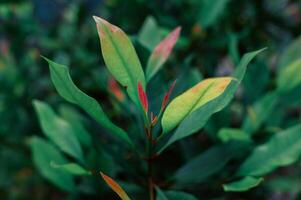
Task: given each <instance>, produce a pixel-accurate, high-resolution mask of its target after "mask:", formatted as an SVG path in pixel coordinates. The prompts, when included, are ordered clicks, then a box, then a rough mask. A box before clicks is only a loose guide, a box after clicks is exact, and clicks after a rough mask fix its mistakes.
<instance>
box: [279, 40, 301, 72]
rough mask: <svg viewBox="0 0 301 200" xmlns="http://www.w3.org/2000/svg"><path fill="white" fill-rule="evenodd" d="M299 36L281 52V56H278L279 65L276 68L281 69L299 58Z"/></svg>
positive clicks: (300, 44)
mask: <svg viewBox="0 0 301 200" xmlns="http://www.w3.org/2000/svg"><path fill="white" fill-rule="evenodd" d="M300 52H301V36H299V37H298V38H297V39H295V40H294V41H293V42H292V43H291V44H290V45H289V46H288V47H287V48H286V49H285V51H284V52H283V53H281V57H280V58H279V66H278V68H279V69H280V70H281V69H283V68H285V67H286V66H288V65H290V64H291V63H293V62H295V61H296V60H298V59H300V58H301V54H300Z"/></svg>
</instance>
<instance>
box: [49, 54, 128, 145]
mask: <svg viewBox="0 0 301 200" xmlns="http://www.w3.org/2000/svg"><path fill="white" fill-rule="evenodd" d="M45 59H46V61H47V62H48V63H49V68H50V75H51V80H52V82H53V84H54V86H55V88H56V90H57V91H58V93H59V94H60V95H61V96H62V97H63V98H64V99H65V100H67V101H68V102H70V103H73V104H76V105H78V106H79V107H81V108H82V109H83V110H84V111H86V112H87V113H88V114H89V115H91V117H93V118H94V119H95V120H96V121H97V122H98V123H99V124H101V125H102V126H103V127H104V128H106V129H107V130H108V131H110V133H112V134H113V135H115V136H116V137H117V138H120V139H122V140H123V141H124V142H126V143H127V144H129V145H132V142H131V140H130V138H129V137H128V135H127V133H126V132H125V131H124V130H122V129H121V128H119V127H118V126H116V125H115V124H113V123H112V122H111V121H110V120H109V118H108V117H107V115H106V114H105V113H104V112H103V110H102V108H101V106H100V105H99V103H98V102H97V101H96V100H95V99H93V98H92V97H90V96H88V95H86V94H85V93H83V92H82V91H81V90H80V89H79V88H77V87H76V85H75V84H74V83H73V81H72V79H71V77H70V74H69V71H68V68H67V67H66V66H64V65H60V64H57V63H55V62H53V61H51V60H49V59H47V58H45Z"/></svg>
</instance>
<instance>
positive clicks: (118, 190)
mask: <svg viewBox="0 0 301 200" xmlns="http://www.w3.org/2000/svg"><path fill="white" fill-rule="evenodd" d="M100 175H101V176H102V178H103V179H104V181H105V182H106V183H107V184H108V186H109V187H110V188H111V189H112V190H114V192H116V194H118V196H119V197H120V198H121V199H122V200H131V199H130V197H129V196H128V195H127V194H126V192H125V191H124V190H123V189H122V188H121V187H120V185H119V184H118V183H117V182H116V181H114V180H113V179H112V178H111V177H109V176H107V175H105V174H104V173H102V172H100Z"/></svg>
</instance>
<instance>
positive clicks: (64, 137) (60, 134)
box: [33, 100, 84, 162]
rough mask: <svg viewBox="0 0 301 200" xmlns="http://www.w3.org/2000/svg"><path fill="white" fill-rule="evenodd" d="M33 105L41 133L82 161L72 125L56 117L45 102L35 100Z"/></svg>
mask: <svg viewBox="0 0 301 200" xmlns="http://www.w3.org/2000/svg"><path fill="white" fill-rule="evenodd" d="M33 105H34V108H35V110H36V112H37V115H38V118H39V121H40V125H41V128H42V130H43V133H44V134H45V135H46V136H47V137H48V138H49V139H50V140H51V141H53V142H54V143H55V144H56V145H57V146H58V147H59V148H60V149H61V150H62V151H63V152H65V153H66V154H68V155H70V156H72V157H74V158H76V159H77V160H79V161H80V162H83V161H84V158H83V152H82V149H81V146H80V144H79V142H78V140H77V137H76V135H75V133H74V130H73V127H72V125H70V124H69V123H68V122H67V121H65V120H64V119H62V118H60V117H58V116H57V115H56V114H55V113H54V111H53V110H52V109H51V108H50V106H48V105H47V104H46V103H44V102H41V101H38V100H35V101H34V102H33Z"/></svg>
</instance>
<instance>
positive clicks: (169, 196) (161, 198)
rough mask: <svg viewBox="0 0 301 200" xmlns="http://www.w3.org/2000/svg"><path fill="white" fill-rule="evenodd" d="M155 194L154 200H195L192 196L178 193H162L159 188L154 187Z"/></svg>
mask: <svg viewBox="0 0 301 200" xmlns="http://www.w3.org/2000/svg"><path fill="white" fill-rule="evenodd" d="M156 192H157V198H156V200H197V198H196V197H194V196H193V195H191V194H188V193H185V192H180V191H165V192H163V191H162V190H161V189H160V188H158V187H156Z"/></svg>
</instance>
